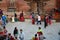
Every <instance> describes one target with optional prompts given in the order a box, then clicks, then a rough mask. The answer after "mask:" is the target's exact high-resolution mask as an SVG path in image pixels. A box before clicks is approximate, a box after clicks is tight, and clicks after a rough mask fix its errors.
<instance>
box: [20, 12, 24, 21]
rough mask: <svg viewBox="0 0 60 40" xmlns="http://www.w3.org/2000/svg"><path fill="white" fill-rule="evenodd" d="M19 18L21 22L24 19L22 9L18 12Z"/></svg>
mask: <svg viewBox="0 0 60 40" xmlns="http://www.w3.org/2000/svg"><path fill="white" fill-rule="evenodd" d="M19 20H20V21H22V22H23V21H24V16H23V11H22V13H20V18H19Z"/></svg>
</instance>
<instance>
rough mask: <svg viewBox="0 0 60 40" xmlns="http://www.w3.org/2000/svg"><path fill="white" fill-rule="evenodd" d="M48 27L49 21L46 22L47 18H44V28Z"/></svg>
mask: <svg viewBox="0 0 60 40" xmlns="http://www.w3.org/2000/svg"><path fill="white" fill-rule="evenodd" d="M47 26H48V24H47V21H46V16H45V17H44V28H46V27H47Z"/></svg>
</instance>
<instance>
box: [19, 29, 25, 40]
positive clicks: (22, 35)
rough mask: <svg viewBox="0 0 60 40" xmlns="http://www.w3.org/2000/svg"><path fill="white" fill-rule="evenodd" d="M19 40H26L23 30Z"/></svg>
mask: <svg viewBox="0 0 60 40" xmlns="http://www.w3.org/2000/svg"><path fill="white" fill-rule="evenodd" d="M19 39H20V40H24V33H23V30H22V29H20V35H19Z"/></svg>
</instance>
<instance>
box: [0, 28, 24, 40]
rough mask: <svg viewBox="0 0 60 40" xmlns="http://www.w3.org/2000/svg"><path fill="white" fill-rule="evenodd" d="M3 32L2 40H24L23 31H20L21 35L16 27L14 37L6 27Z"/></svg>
mask: <svg viewBox="0 0 60 40" xmlns="http://www.w3.org/2000/svg"><path fill="white" fill-rule="evenodd" d="M3 32H4V34H3V35H2V36H1V35H0V40H24V33H23V30H22V29H20V33H19V32H18V29H17V27H15V29H14V31H13V35H14V36H12V35H11V33H8V31H7V29H6V27H3Z"/></svg>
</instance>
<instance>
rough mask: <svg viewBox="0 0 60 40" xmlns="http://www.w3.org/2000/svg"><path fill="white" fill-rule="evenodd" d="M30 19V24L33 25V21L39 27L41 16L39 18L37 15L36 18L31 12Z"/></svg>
mask: <svg viewBox="0 0 60 40" xmlns="http://www.w3.org/2000/svg"><path fill="white" fill-rule="evenodd" d="M35 17H36V18H35ZM31 19H32V24H35V21H36V22H37V25H38V24H40V25H41V16H40V14H38V15H37V16H35V14H34V12H32V14H31Z"/></svg>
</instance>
